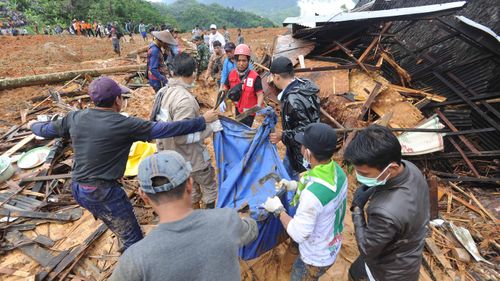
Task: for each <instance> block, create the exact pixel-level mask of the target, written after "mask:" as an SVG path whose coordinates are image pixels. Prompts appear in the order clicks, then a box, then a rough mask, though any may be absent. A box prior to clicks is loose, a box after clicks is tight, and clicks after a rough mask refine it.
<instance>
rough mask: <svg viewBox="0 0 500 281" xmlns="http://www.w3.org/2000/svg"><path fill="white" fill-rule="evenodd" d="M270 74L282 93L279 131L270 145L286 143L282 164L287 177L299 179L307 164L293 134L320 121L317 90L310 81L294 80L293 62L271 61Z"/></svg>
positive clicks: (280, 96) (281, 58) (286, 59)
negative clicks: (280, 128)
mask: <svg viewBox="0 0 500 281" xmlns="http://www.w3.org/2000/svg"><path fill="white" fill-rule="evenodd" d="M270 72H271V75H270V81H272V83H274V85H275V86H276V87H277V88H278V89H281V90H282V91H281V93H280V94H279V95H278V100H279V101H280V104H281V127H282V130H276V131H275V132H274V133H271V134H270V135H269V137H270V140H271V143H274V144H277V143H279V142H283V144H285V146H286V156H285V159H284V160H283V164H284V165H285V167H286V169H287V171H288V174H289V175H290V176H291V177H292V178H293V179H298V178H299V173H301V172H303V171H305V170H306V169H307V168H308V165H307V163H306V162H304V158H303V157H302V154H301V153H300V144H299V143H297V142H296V141H295V135H296V134H297V133H299V132H303V131H304V128H305V127H306V126H307V125H309V124H311V123H316V122H319V118H320V105H319V97H318V95H317V94H318V93H319V88H318V86H316V85H315V84H314V83H313V82H312V81H310V80H307V79H303V78H298V77H295V72H294V69H293V64H292V61H290V59H288V58H286V57H278V58H276V59H274V60H273V62H272V63H271V67H270Z"/></svg>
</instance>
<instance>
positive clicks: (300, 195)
mask: <svg viewBox="0 0 500 281" xmlns="http://www.w3.org/2000/svg"><path fill="white" fill-rule="evenodd" d="M295 140H296V141H297V143H299V144H301V153H302V155H303V156H304V159H306V160H307V161H309V162H310V163H311V170H309V171H307V172H305V173H304V175H303V176H302V178H301V179H300V181H299V182H296V181H288V180H281V181H280V182H279V183H278V184H277V192H279V191H280V190H281V189H283V188H286V190H288V191H291V190H296V193H295V196H294V198H293V201H292V205H294V206H295V205H297V204H298V208H297V212H296V213H295V216H294V217H293V218H292V217H290V216H289V215H288V214H287V213H286V212H285V210H284V208H283V204H282V203H281V201H280V199H279V197H277V196H275V197H273V198H268V199H267V201H266V202H265V203H264V206H263V207H264V208H265V209H266V210H267V211H268V212H272V213H274V214H275V215H277V216H278V217H279V219H280V221H281V223H282V224H283V226H284V227H285V229H286V231H287V233H288V234H289V235H290V237H291V238H292V239H293V240H294V241H295V242H297V243H298V244H299V252H300V256H299V257H297V260H296V261H295V263H294V264H293V267H292V275H291V280H292V281H299V280H318V278H319V277H321V275H323V273H325V271H326V270H327V269H328V268H329V267H330V266H331V265H332V264H333V263H334V262H335V259H336V257H337V254H338V253H339V251H340V247H341V245H342V230H343V228H344V216H345V212H346V205H347V177H346V175H345V173H344V171H342V169H341V168H340V166H339V165H338V164H337V163H335V161H333V160H332V156H333V153H334V151H335V147H336V145H337V136H336V132H335V130H334V129H332V128H331V127H330V126H328V125H326V124H323V123H313V124H309V125H307V126H306V127H305V129H304V132H301V133H297V134H296V135H295Z"/></svg>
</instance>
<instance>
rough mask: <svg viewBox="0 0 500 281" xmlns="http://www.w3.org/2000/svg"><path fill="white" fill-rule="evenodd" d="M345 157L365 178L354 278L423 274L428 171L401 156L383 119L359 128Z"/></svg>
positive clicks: (359, 197)
mask: <svg viewBox="0 0 500 281" xmlns="http://www.w3.org/2000/svg"><path fill="white" fill-rule="evenodd" d="M344 158H345V160H346V161H348V162H350V163H351V164H353V165H354V168H355V169H356V178H357V180H358V182H359V183H360V184H361V186H360V187H358V189H357V190H356V192H355V194H354V198H353V201H352V205H351V212H352V221H353V223H354V230H355V235H356V241H357V243H358V248H359V252H360V256H359V257H358V259H357V260H356V261H354V263H353V264H352V265H351V268H350V269H349V279H350V280H370V281H372V280H377V281H383V280H408V281H412V280H414V281H416V280H418V276H419V270H420V265H421V263H422V249H423V247H424V239H425V236H426V234H427V224H428V223H429V189H428V186H427V182H426V181H425V178H424V176H423V175H422V173H421V172H420V170H419V169H418V168H417V167H416V166H415V165H414V164H413V163H411V162H409V161H405V160H401V145H400V144H399V141H398V139H397V138H396V136H394V134H393V133H392V132H391V131H390V130H389V129H387V128H385V127H382V126H378V125H372V126H370V127H368V128H366V129H364V130H363V131H360V132H359V133H358V135H357V136H356V137H355V138H354V139H353V141H352V142H351V143H350V144H349V145H348V146H347V148H346V150H345V153H344ZM368 200H370V203H369V205H368V208H367V209H366V216H367V218H368V220H366V219H365V212H364V211H363V209H364V206H365V205H366V202H367V201H368Z"/></svg>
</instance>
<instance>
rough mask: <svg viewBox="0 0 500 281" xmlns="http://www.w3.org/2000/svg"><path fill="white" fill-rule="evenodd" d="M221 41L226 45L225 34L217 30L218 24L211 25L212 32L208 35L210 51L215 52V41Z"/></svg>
mask: <svg viewBox="0 0 500 281" xmlns="http://www.w3.org/2000/svg"><path fill="white" fill-rule="evenodd" d="M215 40H217V41H219V42H220V43H221V44H222V45H226V40H225V39H224V36H222V34H220V33H219V32H218V31H217V26H216V25H215V24H211V25H210V34H209V35H208V47H209V48H210V53H213V52H214V46H213V45H212V44H213V43H214V41H215Z"/></svg>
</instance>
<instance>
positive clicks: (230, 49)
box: [220, 42, 236, 90]
mask: <svg viewBox="0 0 500 281" xmlns="http://www.w3.org/2000/svg"><path fill="white" fill-rule="evenodd" d="M221 44H222V43H221ZM234 49H236V45H234V43H233V42H229V43H226V45H224V51H225V52H226V58H225V59H224V62H223V63H222V72H221V75H220V84H221V90H222V89H223V85H224V84H225V83H226V80H227V77H228V76H229V73H230V72H231V71H232V70H233V69H235V68H236V60H235V59H234Z"/></svg>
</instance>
